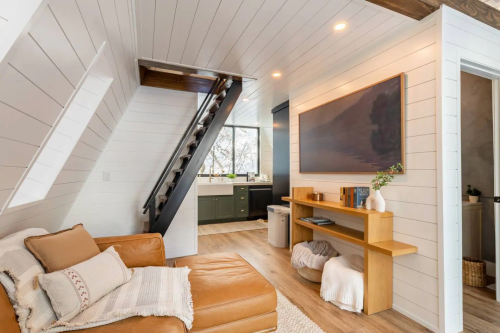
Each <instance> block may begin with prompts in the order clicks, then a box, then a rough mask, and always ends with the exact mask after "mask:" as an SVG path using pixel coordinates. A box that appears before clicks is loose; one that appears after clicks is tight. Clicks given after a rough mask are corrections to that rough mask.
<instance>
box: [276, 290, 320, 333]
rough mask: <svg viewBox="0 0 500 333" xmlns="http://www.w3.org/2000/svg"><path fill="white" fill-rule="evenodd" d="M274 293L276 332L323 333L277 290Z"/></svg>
mask: <svg viewBox="0 0 500 333" xmlns="http://www.w3.org/2000/svg"><path fill="white" fill-rule="evenodd" d="M276 293H277V294H278V309H277V310H278V330H277V331H276V333H325V331H323V330H322V329H321V328H320V327H319V326H318V325H317V324H316V323H315V322H313V321H312V320H311V319H309V318H308V317H307V316H306V315H305V314H304V313H303V312H302V311H300V309H299V308H298V307H296V306H295V305H293V304H292V303H291V302H290V301H289V300H288V299H287V298H286V297H285V296H283V295H282V294H281V293H280V292H279V291H276Z"/></svg>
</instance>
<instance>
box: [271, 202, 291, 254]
mask: <svg viewBox="0 0 500 333" xmlns="http://www.w3.org/2000/svg"><path fill="white" fill-rule="evenodd" d="M289 215H290V208H289V207H285V206H278V205H272V206H267V216H268V217H267V220H268V221H267V223H268V226H267V227H268V232H267V234H268V236H267V241H268V242H269V244H271V245H272V246H275V247H288V238H289V223H288V217H289Z"/></svg>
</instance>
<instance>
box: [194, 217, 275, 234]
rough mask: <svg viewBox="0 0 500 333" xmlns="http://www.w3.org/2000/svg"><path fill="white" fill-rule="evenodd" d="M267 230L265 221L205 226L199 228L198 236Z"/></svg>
mask: <svg viewBox="0 0 500 333" xmlns="http://www.w3.org/2000/svg"><path fill="white" fill-rule="evenodd" d="M258 229H267V222H264V220H257V221H244V222H228V223H217V224H205V225H199V226H198V236H207V235H215V234H227V233H230V232H238V231H247V230H258Z"/></svg>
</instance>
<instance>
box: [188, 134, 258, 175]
mask: <svg viewBox="0 0 500 333" xmlns="http://www.w3.org/2000/svg"><path fill="white" fill-rule="evenodd" d="M223 127H228V128H231V129H232V154H231V155H232V169H233V171H234V169H235V164H236V163H235V153H234V152H235V147H236V140H235V137H236V135H235V134H236V128H250V129H256V130H257V170H258V171H257V172H256V173H255V176H256V177H257V176H259V175H260V127H256V126H240V125H224V126H223ZM211 150H212V147H211V148H210V151H211ZM209 154H210V152H209ZM207 156H208V155H207ZM227 175H228V174H227V173H224V174H220V176H222V177H226V176H227ZM198 176H200V177H209V176H210V175H209V174H208V173H199V174H198ZM246 176H247V174H239V173H238V174H236V177H246ZM212 177H213V175H212Z"/></svg>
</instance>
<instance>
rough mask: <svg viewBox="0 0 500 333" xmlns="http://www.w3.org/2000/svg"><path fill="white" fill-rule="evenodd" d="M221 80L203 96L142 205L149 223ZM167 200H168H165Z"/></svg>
mask: <svg viewBox="0 0 500 333" xmlns="http://www.w3.org/2000/svg"><path fill="white" fill-rule="evenodd" d="M223 81H224V80H223V79H221V78H217V79H216V80H215V81H214V83H213V84H212V87H210V90H209V92H208V94H207V96H205V99H204V100H203V103H201V106H200V108H199V109H198V111H197V112H196V114H195V116H194V117H193V119H192V120H191V123H190V124H189V126H188V128H187V129H186V131H185V132H184V135H183V136H182V138H181V140H180V141H179V143H178V144H177V147H176V148H175V151H174V153H173V154H172V156H171V157H170V160H169V161H168V163H167V165H166V166H165V168H164V169H163V172H162V173H161V175H160V177H159V178H158V181H157V182H156V184H155V186H154V188H153V190H152V191H151V193H150V194H149V197H148V199H147V200H146V202H145V203H144V206H142V208H143V209H144V212H143V214H146V212H147V211H148V209H149V215H150V219H149V221H150V222H153V221H154V220H153V219H151V218H152V217H154V216H155V212H156V195H157V194H158V192H159V191H160V189H161V187H162V186H163V184H164V183H165V181H166V179H167V177H168V175H169V174H170V172H171V171H172V169H173V168H174V165H175V163H176V162H177V161H178V160H179V157H180V156H181V153H182V151H183V150H184V148H185V147H186V144H187V143H188V140H189V139H190V138H191V136H192V135H193V132H194V131H195V129H196V126H197V125H198V122H199V121H200V119H201V117H202V116H203V114H204V113H205V110H206V108H207V107H208V105H209V103H210V101H211V100H212V97H213V95H214V94H215V93H216V92H217V91H218V90H219V89H220V87H221V86H222V83H223ZM167 200H168V198H167Z"/></svg>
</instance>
